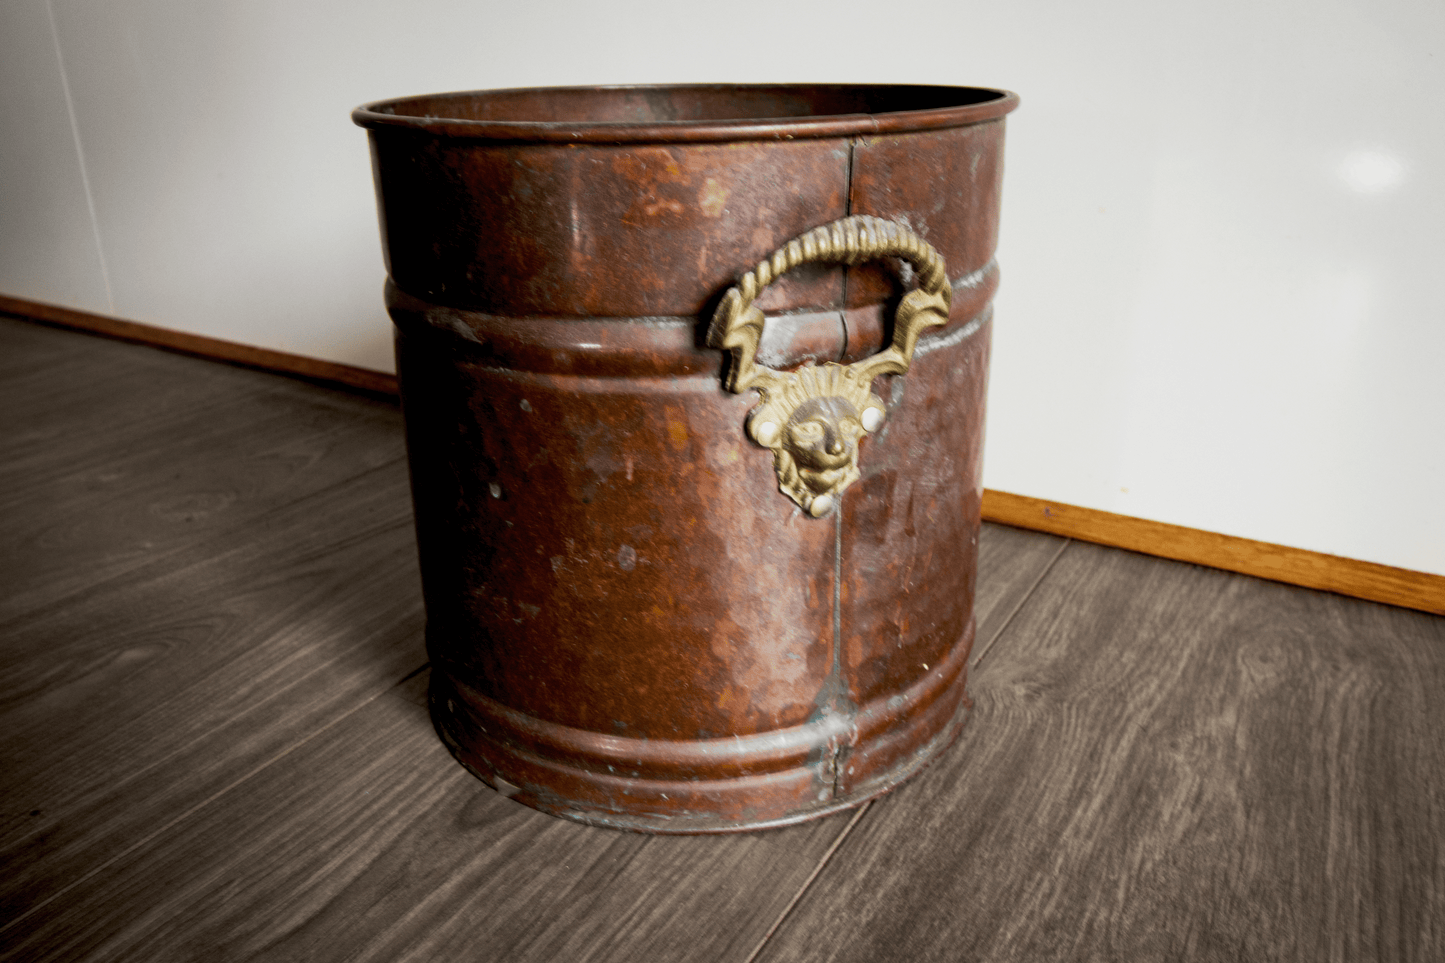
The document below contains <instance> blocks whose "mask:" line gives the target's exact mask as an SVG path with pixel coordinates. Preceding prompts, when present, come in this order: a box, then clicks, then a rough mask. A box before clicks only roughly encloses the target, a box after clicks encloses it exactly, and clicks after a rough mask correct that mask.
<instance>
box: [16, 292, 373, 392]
mask: <svg viewBox="0 0 1445 963" xmlns="http://www.w3.org/2000/svg"><path fill="white" fill-rule="evenodd" d="M0 314H8V315H11V316H12V317H16V318H26V319H29V320H31V321H39V322H42V323H44V324H53V325H57V326H59V327H64V328H71V329H73V330H76V331H86V332H89V333H91V334H99V335H104V336H105V337H109V338H118V339H120V340H122V341H131V342H135V343H137V344H148V345H151V346H153V347H157V348H164V349H166V350H168V351H177V352H180V353H182V354H189V355H194V356H196V357H199V358H209V359H211V360H214V361H225V362H229V363H231V364H238V365H244V366H246V367H248V368H259V369H261V370H263V371H284V372H287V373H288V374H292V375H299V376H300V377H303V378H308V379H310V380H312V381H318V382H322V383H324V384H333V385H339V386H343V387H348V388H359V389H361V390H363V391H371V392H376V393H380V394H392V395H394V394H396V376H395V375H392V374H387V373H386V372H383V371H372V370H371V369H370V368H358V367H356V366H355V365H349V364H341V363H340V362H336V361H322V360H321V359H319V358H308V357H306V356H305V355H299V354H290V353H289V352H285V351H273V350H271V349H270V348H258V347H256V346H254V345H249V344H239V343H237V342H235V341H225V340H223V339H221V338H208V337H206V336H205V335H200V334H190V333H188V332H185V331H172V330H171V329H169V328H160V327H156V326H155V325H151V324H142V323H140V322H138V321H125V320H122V319H121V318H113V317H110V316H109V315H104V314H92V313H91V312H89V311H77V310H75V309H74V308H63V307H60V306H59V305H54V304H46V303H44V302H42V301H31V300H28V299H25V298H15V297H9V296H7V295H4V294H0Z"/></svg>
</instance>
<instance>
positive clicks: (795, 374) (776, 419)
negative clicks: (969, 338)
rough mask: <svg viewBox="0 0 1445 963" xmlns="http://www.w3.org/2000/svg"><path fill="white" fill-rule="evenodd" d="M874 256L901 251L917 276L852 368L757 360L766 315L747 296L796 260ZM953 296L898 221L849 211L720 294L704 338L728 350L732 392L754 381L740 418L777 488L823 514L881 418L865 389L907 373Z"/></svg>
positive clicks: (934, 263)
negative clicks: (750, 401) (889, 322)
mask: <svg viewBox="0 0 1445 963" xmlns="http://www.w3.org/2000/svg"><path fill="white" fill-rule="evenodd" d="M880 257H898V258H903V259H904V260H906V261H908V262H909V263H911V264H912V265H913V268H914V271H915V273H916V274H917V277H918V287H917V288H916V289H915V290H913V291H910V292H908V294H906V295H904V297H903V300H902V301H901V302H900V303H899V305H898V310H897V312H896V313H895V314H894V319H893V343H892V344H890V345H889V346H888V347H887V348H884V349H883V350H882V351H880V352H878V353H877V354H875V355H873V356H872V357H870V358H864V359H863V360H861V361H855V362H853V363H852V364H850V365H840V364H834V363H833V362H828V363H826V364H823V365H820V366H814V365H811V364H810V365H805V366H804V367H802V368H799V369H798V370H797V371H774V370H772V369H771V368H767V367H764V366H762V365H759V364H758V363H757V360H756V359H757V354H758V344H759V342H760V341H761V340H762V336H763V323H764V318H763V312H762V311H761V310H759V309H758V308H757V307H756V306H755V305H754V303H753V302H755V301H756V300H757V298H758V295H759V294H761V293H762V291H763V289H764V288H766V287H767V286H768V285H769V284H771V283H772V282H773V280H774V279H776V278H778V277H780V276H781V275H783V274H785V273H787V272H788V271H790V270H792V269H793V268H795V267H797V266H798V265H800V264H808V263H812V262H819V261H821V262H830V263H839V262H841V263H843V264H858V263H860V262H863V261H869V260H872V259H874V258H880ZM952 295H953V289H952V288H951V287H950V286H949V284H948V272H947V270H946V268H945V267H944V263H943V257H942V256H941V255H940V254H939V253H938V252H937V251H936V250H934V249H933V246H932V245H930V244H929V243H928V242H927V241H925V240H923V239H922V238H921V237H919V236H918V235H917V234H914V233H913V231H912V230H910V229H909V228H908V226H907V225H905V224H900V223H899V222H897V221H885V220H882V219H881V218H876V217H868V216H866V215H857V216H853V217H845V218H842V219H841V220H837V221H833V222H832V223H831V224H824V225H823V226H822V227H816V228H814V229H813V230H811V231H809V232H808V233H806V234H803V235H801V236H800V237H797V238H794V239H793V240H791V241H789V242H788V243H787V244H785V245H783V246H782V247H780V248H778V250H776V251H774V252H773V254H772V256H771V257H769V258H767V259H766V260H764V261H762V262H761V263H759V264H758V266H757V267H755V268H753V269H752V270H751V271H749V272H748V273H747V274H744V275H743V276H742V278H741V279H739V281H738V283H737V284H736V285H734V286H733V287H732V288H730V289H729V290H728V292H727V294H725V295H724V296H723V299H722V303H721V304H719V305H718V309H717V313H716V314H714V315H713V320H712V326H711V327H710V328H709V329H708V344H710V345H712V346H713V347H715V348H721V349H724V350H728V351H731V352H732V364H731V366H730V367H729V369H728V371H727V374H726V375H725V376H724V378H723V385H724V387H726V388H727V389H728V390H729V391H732V392H734V393H741V392H743V391H746V390H747V389H749V388H756V389H757V390H758V393H759V394H760V395H761V396H762V399H761V402H762V403H761V404H759V405H758V407H756V408H754V409H753V411H752V413H751V414H749V415H748V428H747V431H748V436H749V437H750V438H752V439H753V441H755V442H757V443H758V444H759V445H761V446H763V447H764V448H770V449H772V451H773V467H774V469H776V471H777V474H778V490H779V491H781V492H782V493H783V494H785V495H787V496H788V497H789V498H791V499H792V500H793V501H795V502H797V504H798V505H799V506H800V507H801V508H802V509H803V510H804V511H805V512H807V513H808V514H809V515H811V516H813V517H814V518H819V517H821V516H823V515H826V514H828V512H830V511H832V509H833V507H834V506H835V505H837V504H838V501H839V500H840V498H841V497H842V494H843V491H844V489H846V488H847V487H848V486H849V485H851V484H853V482H855V481H857V480H858V440H859V439H860V438H861V437H862V436H863V435H865V434H867V433H868V432H871V431H874V430H876V429H877V428H878V426H879V425H881V424H882V423H883V418H884V414H885V411H886V409H885V408H884V406H883V402H882V400H881V399H879V398H878V396H877V395H875V394H873V379H874V378H876V377H878V376H879V375H882V374H900V375H901V374H905V373H907V371H908V366H909V364H910V363H911V362H912V360H913V347H914V345H915V344H916V343H917V342H918V335H919V334H920V333H921V332H922V331H923V330H924V329H925V328H930V327H933V326H934V325H939V324H945V323H947V321H948V307H949V302H950V299H951V297H952Z"/></svg>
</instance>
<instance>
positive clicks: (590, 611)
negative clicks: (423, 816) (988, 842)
mask: <svg viewBox="0 0 1445 963" xmlns="http://www.w3.org/2000/svg"><path fill="white" fill-rule="evenodd" d="M1016 103H1017V99H1016V98H1015V97H1014V95H1012V94H1009V93H1006V92H1003V91H995V90H983V89H974V88H949V87H907V86H848V85H832V86H827V85H825V86H741V87H728V86H698V87H622V88H585V89H584V88H576V89H537V90H514V91H484V92H475V93H462V94H443V95H437V96H431V97H418V98H409V99H405V100H396V101H388V102H385V103H380V104H373V105H369V106H367V107H364V108H360V109H358V110H357V111H356V112H355V114H354V115H353V116H354V119H355V120H356V122H357V123H359V124H361V125H362V126H363V127H366V128H368V129H369V131H370V140H371V146H372V156H373V161H374V170H375V174H376V183H377V196H378V204H379V209H380V213H381V221H382V235H383V241H384V247H385V253H386V260H387V268H388V272H389V275H390V277H389V280H388V283H387V292H386V297H387V303H388V307H389V309H390V311H391V315H392V318H393V319H394V321H395V323H396V328H397V363H398V372H399V375H400V379H401V386H402V398H403V408H404V411H405V416H406V424H407V441H408V448H409V453H410V460H411V471H412V485H413V492H414V496H415V501H416V521H417V537H418V542H419V548H420V556H421V563H422V577H423V590H424V592H425V596H426V606H427V616H428V627H427V635H428V646H429V650H430V652H431V656H432V672H433V674H432V699H433V716H434V718H435V720H436V723H437V727H438V730H439V731H440V732H441V733H442V736H443V738H444V739H445V740H446V741H447V744H448V745H449V746H450V747H451V749H452V751H453V752H454V753H455V754H456V756H457V758H458V759H459V760H461V761H462V762H463V764H465V765H466V766H467V767H468V768H470V769H471V770H472V771H473V772H475V773H477V774H478V775H479V776H481V777H482V778H483V779H484V780H486V781H487V782H489V783H490V784H491V785H493V786H494V787H496V788H498V789H499V790H501V791H503V792H506V793H508V794H509V795H512V796H513V797H514V798H516V799H518V800H520V801H522V802H524V803H526V804H528V805H531V806H535V807H536V808H539V809H542V810H544V811H547V812H552V813H555V814H558V815H563V816H568V817H571V818H575V819H580V820H583V821H586V822H590V823H594V824H598V825H605V826H614V827H621V828H627V829H636V830H643V831H649V832H727V831H735V830H740V829H750V828H758V827H765V826H774V825H782V824H786V823H790V822H795V821H798V820H801V819H806V818H809V817H812V816H816V815H821V814H824V813H827V812H831V811H834V810H837V809H839V808H842V807H845V806H850V805H854V804H856V803H859V802H861V801H863V800H865V799H868V798H871V797H872V796H875V795H877V794H879V793H881V792H885V791H887V790H888V789H890V788H892V787H893V786H894V785H896V784H897V783H898V782H899V781H901V780H902V779H904V778H906V777H907V776H908V775H909V774H911V773H913V772H915V771H916V770H917V769H918V768H919V767H921V766H922V765H924V764H925V763H926V762H927V761H928V760H929V759H930V758H932V757H933V756H934V755H935V754H936V753H938V752H939V751H941V750H942V749H943V748H944V747H945V746H946V745H947V744H948V743H949V742H950V741H951V740H952V739H953V738H954V737H955V736H956V734H957V732H958V730H959V728H960V727H961V725H962V724H963V721H964V718H965V714H966V711H967V707H968V700H967V698H966V696H965V693H964V688H965V682H966V674H965V666H966V663H967V659H968V653H969V650H970V647H971V645H972V641H973V587H974V579H975V569H976V559H977V535H978V528H979V498H980V494H981V485H980V474H979V454H980V447H981V439H982V427H983V402H984V388H985V383H986V369H987V360H988V343H989V331H990V307H989V305H990V302H991V299H992V296H993V291H994V289H995V287H996V285H997V271H996V268H995V267H994V264H993V250H994V244H995V240H996V237H997V219H998V198H999V188H1000V174H1001V153H1002V146H1003V138H1002V130H1003V119H1002V118H1003V117H1004V115H1005V114H1007V113H1008V112H1009V111H1010V110H1012V109H1013V108H1014V107H1015V106H1016ZM852 215H869V216H871V217H875V218H878V219H881V220H884V221H889V222H897V223H898V224H900V225H903V226H904V227H905V228H906V229H908V230H909V231H910V232H911V233H913V234H915V235H916V236H917V237H919V238H921V239H923V240H924V241H926V242H927V244H928V245H930V246H931V248H932V249H935V250H936V252H937V254H938V255H939V256H940V258H941V259H942V261H944V262H946V263H947V265H948V270H947V275H946V286H945V289H944V290H945V291H946V292H947V299H946V300H945V301H944V302H943V303H944V304H945V305H946V306H947V307H946V321H944V322H943V323H940V324H936V325H934V326H931V327H928V328H927V329H926V330H922V331H921V332H919V333H917V340H916V343H915V344H914V348H913V351H912V357H911V361H910V364H909V366H908V367H907V373H906V374H899V373H896V372H895V373H887V374H881V375H878V376H877V377H876V378H875V377H872V376H870V377H869V378H868V380H869V381H870V382H871V384H870V386H869V387H870V388H871V391H869V392H868V393H867V394H866V396H865V395H862V394H860V395H859V396H858V398H857V399H854V400H848V399H849V398H851V396H850V395H845V394H838V395H836V397H835V396H834V395H832V394H827V393H826V392H825V393H823V394H820V395H819V399H816V400H817V403H816V404H813V407H809V408H807V409H806V410H804V406H803V403H801V402H800V404H799V405H797V406H794V407H792V408H790V413H789V416H788V417H789V419H793V420H800V421H799V427H798V428H797V431H796V432H795V435H796V438H797V439H799V440H798V441H797V445H798V446H799V448H798V451H799V452H800V454H796V455H795V461H797V460H801V461H803V462H806V463H807V466H808V467H809V470H811V471H814V472H815V475H814V476H812V481H814V482H818V484H823V481H819V479H823V480H824V481H827V480H836V479H834V477H833V475H830V474H828V473H829V472H833V471H835V470H836V469H837V468H838V466H833V465H832V463H831V462H830V461H829V460H828V459H827V458H825V457H822V449H819V450H818V451H817V452H814V451H813V450H812V449H811V448H809V447H808V445H807V444H806V438H808V437H811V435H808V432H810V431H822V432H824V433H825V434H826V431H827V429H828V425H838V426H842V427H841V428H840V429H839V430H842V431H844V432H852V437H851V443H852V444H853V445H854V446H855V450H854V451H853V452H852V453H851V454H852V455H853V456H856V457H854V458H853V461H852V462H850V464H851V465H852V466H853V467H854V468H856V471H857V477H856V478H851V477H850V478H849V480H848V484H847V485H846V486H843V487H842V488H841V489H840V490H839V491H838V493H837V494H838V497H837V499H836V504H835V505H833V506H830V511H828V512H824V513H819V514H821V515H822V516H823V517H814V516H813V515H812V514H810V513H809V512H806V511H804V510H803V508H802V507H801V506H800V505H799V504H798V503H797V502H796V501H794V500H793V499H792V498H790V497H784V495H781V494H779V487H780V485H779V476H778V474H777V472H776V471H775V466H774V457H773V456H774V452H772V451H770V450H768V449H767V448H766V447H759V445H760V444H762V442H761V440H760V439H758V437H757V435H756V434H753V435H752V436H749V435H748V434H747V433H746V431H747V430H748V428H749V426H750V423H749V420H748V419H749V413H750V412H751V411H753V409H754V408H756V407H758V405H759V400H760V399H759V395H758V393H756V392H754V391H749V390H745V391H742V392H740V393H734V392H732V391H729V390H727V384H726V381H725V379H726V378H727V377H728V374H727V373H728V371H729V366H728V363H727V361H726V352H724V351H721V350H719V349H717V348H715V347H709V346H708V342H707V331H708V324H709V320H710V319H711V317H712V316H713V314H714V312H715V311H717V309H718V307H719V305H720V303H721V301H722V299H723V297H724V294H725V292H727V291H728V290H729V288H730V287H731V286H732V285H734V284H735V283H737V282H738V281H739V278H740V277H742V276H743V275H744V272H746V271H749V270H751V269H753V268H754V266H755V265H757V264H758V263H759V262H760V261H761V260H762V259H764V258H766V257H769V256H770V255H771V254H772V252H774V251H775V250H776V249H778V248H779V247H780V246H783V245H785V244H786V243H787V242H788V241H789V240H790V239H793V238H796V237H798V236H800V235H803V234H805V233H806V232H808V231H810V230H812V229H814V228H817V227H819V226H820V225H825V224H828V223H829V222H833V221H838V220H840V219H843V218H846V217H849V216H852ZM914 273H915V272H914V270H913V269H912V268H911V267H910V266H908V265H906V264H905V263H904V262H901V261H898V260H896V259H893V258H891V257H885V258H883V259H882V260H880V261H871V262H869V263H853V264H842V265H837V264H831V263H799V264H798V265H796V266H794V267H793V269H791V270H788V271H787V272H786V273H784V274H781V275H780V276H778V277H775V278H772V279H771V283H768V284H766V285H765V286H764V287H762V288H761V289H760V290H759V292H758V293H757V298H756V302H755V303H756V306H757V308H758V309H759V310H760V311H762V312H764V313H765V314H766V316H767V321H766V324H765V325H764V327H763V329H762V331H761V333H760V336H759V337H758V341H757V344H756V347H755V350H754V358H755V361H756V363H757V365H759V366H762V367H765V368H767V369H769V370H770V371H773V372H778V373H783V372H798V371H799V370H800V369H803V368H808V367H812V370H813V371H814V372H817V371H823V370H827V365H828V364H829V363H830V362H831V363H836V364H844V365H847V364H851V363H853V362H857V361H860V360H861V359H865V358H868V357H869V356H873V355H876V354H877V353H878V352H880V351H882V350H884V348H885V346H887V345H889V344H891V343H894V341H895V337H894V335H895V331H894V330H893V318H894V314H895V311H896V310H897V309H898V307H899V304H900V302H901V301H903V300H904V299H906V298H907V297H908V296H909V292H910V291H914V290H915V288H916V285H917V280H918V279H917V278H916V277H914ZM934 320H942V318H941V317H940V318H937V319H934ZM797 377H799V378H804V377H806V378H815V377H817V375H816V374H802V375H798V376H797ZM865 398H871V399H874V402H869V401H866V400H863V399H865ZM826 399H834V400H826ZM838 399H841V401H839V400H838ZM844 402H846V404H852V405H853V406H854V408H855V409H857V410H855V411H853V412H851V413H850V412H849V411H846V410H844V408H845V407H846V404H844ZM808 403H810V404H811V403H812V402H808ZM875 403H876V406H881V409H883V410H882V411H881V412H874V413H873V414H871V415H869V417H868V420H869V422H870V426H868V427H866V430H865V428H864V426H863V418H864V415H865V414H867V412H865V411H864V410H863V409H871V408H872V407H874V406H875ZM859 405H861V406H862V407H861V408H860V407H859ZM813 408H817V409H818V410H817V411H814V410H813ZM824 409H826V410H824ZM799 412H801V414H799ZM795 416H796V418H795ZM849 419H855V420H857V421H858V423H859V430H857V431H853V428H852V425H851V423H850V421H849ZM803 421H815V422H817V423H818V427H816V428H814V427H809V426H806V425H802V422H803ZM753 427H754V428H756V427H757V426H753ZM787 427H788V426H787V425H786V424H784V425H780V426H779V431H780V432H781V431H783V430H785V429H786V428H787ZM805 436H806V437H805ZM829 445H831V446H832V448H838V449H839V450H840V451H841V450H842V442H840V441H838V439H832V440H831V442H826V443H825V444H824V448H825V449H826V448H828V447H829ZM815 455H816V457H815ZM814 462H816V464H814ZM839 477H841V476H839Z"/></svg>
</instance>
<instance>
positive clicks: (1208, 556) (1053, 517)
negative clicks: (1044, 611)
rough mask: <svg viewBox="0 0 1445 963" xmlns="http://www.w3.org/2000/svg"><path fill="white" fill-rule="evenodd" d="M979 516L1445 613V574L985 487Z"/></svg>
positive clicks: (1356, 596)
mask: <svg viewBox="0 0 1445 963" xmlns="http://www.w3.org/2000/svg"><path fill="white" fill-rule="evenodd" d="M983 517H984V518H985V519H986V520H988V521H990V522H999V523H1000V524H1003V525H1013V526H1015V527H1017V528H1030V529H1034V530H1035V531H1040V532H1049V533H1051V534H1053V535H1064V536H1067V537H1069V538H1077V539H1080V540H1082V541H1085V542H1095V543H1097V544H1099V545H1108V546H1111V547H1113V548H1126V549H1129V550H1130V551H1134V552H1143V553H1145V554H1147V555H1158V556H1160V557H1161V558H1170V559H1174V560H1176V561H1180V562H1192V563H1194V564H1195V565H1207V566H1209V567H1210V568H1222V569H1226V570H1227V571H1230V572H1241V573H1243V574H1245V575H1255V576H1258V577H1259V578H1267V579H1271V580H1273V581H1276V582H1287V583H1289V584H1290V585H1299V586H1303V587H1305V588H1313V589H1323V590H1324V591H1327V592H1338V593H1339V594H1341V595H1350V596H1353V597H1355V598H1360V599H1368V600H1369V601H1371V602H1385V603H1387V604H1389V605H1400V606H1404V607H1405V608H1411V609H1419V610H1421V611H1423V612H1433V613H1435V614H1437V615H1445V576H1440V575H1431V574H1429V573H1426V572H1413V571H1410V570H1409V569H1403V568H1392V567H1391V566H1389V565H1377V564H1375V563H1374V562H1361V561H1357V560H1355V559H1352V558H1341V557H1339V556H1338V555H1325V554H1324V553H1322V552H1307V551H1305V550H1304V549H1299V548H1289V547H1288V546H1285V545H1273V544H1271V543H1269V542H1256V541H1254V540H1253V539H1248V538H1236V537H1235V536H1232V535H1219V534H1216V533H1214V532H1204V531H1200V530H1199V529H1196V528H1185V527H1184V526H1182V525H1169V524H1166V523H1164V522H1151V521H1149V520H1147V519H1143V518H1133V517H1131V516H1129V515H1115V514H1114V513H1113V512H1101V511H1097V510H1095V509H1092V508H1080V507H1078V506H1077V505H1065V504H1063V503H1062V502H1051V501H1045V500H1044V499H1041V498H1028V497H1025V496H1023V495H1012V494H1010V493H1008V492H1000V491H993V490H988V491H985V492H984V493H983Z"/></svg>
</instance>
